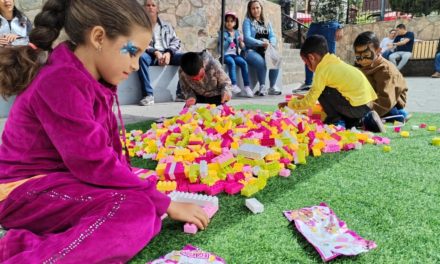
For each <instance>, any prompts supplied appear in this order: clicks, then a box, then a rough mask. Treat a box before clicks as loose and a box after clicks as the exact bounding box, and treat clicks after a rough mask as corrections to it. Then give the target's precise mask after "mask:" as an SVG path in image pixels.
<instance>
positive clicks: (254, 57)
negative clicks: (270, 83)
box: [246, 49, 267, 96]
mask: <svg viewBox="0 0 440 264" xmlns="http://www.w3.org/2000/svg"><path fill="white" fill-rule="evenodd" d="M246 62H247V63H248V65H250V66H251V67H254V68H255V69H256V70H257V77H258V82H259V83H260V88H259V90H258V91H257V92H256V93H255V94H258V95H261V96H263V95H265V93H266V89H265V84H266V72H267V68H266V62H265V61H264V58H263V57H262V56H261V55H260V54H259V53H258V52H256V51H254V50H252V49H251V50H248V51H247V55H246Z"/></svg>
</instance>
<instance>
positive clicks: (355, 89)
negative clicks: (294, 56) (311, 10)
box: [278, 35, 385, 132]
mask: <svg viewBox="0 0 440 264" xmlns="http://www.w3.org/2000/svg"><path fill="white" fill-rule="evenodd" d="M300 55H301V58H302V60H303V61H304V63H305V64H306V65H307V67H308V68H309V70H310V71H312V72H314V73H315V74H314V77H313V83H312V87H311V88H310V90H309V92H308V93H307V94H306V95H305V96H304V97H303V98H302V99H298V98H296V97H294V98H292V100H291V101H290V102H288V103H287V102H282V103H279V104H278V107H280V108H282V107H285V106H289V107H290V108H292V109H294V110H305V109H309V108H311V107H313V106H314V105H315V104H316V101H317V100H318V101H319V103H320V104H321V106H322V108H323V110H324V112H325V113H326V114H327V117H326V119H325V120H324V123H326V124H337V125H342V126H344V125H345V126H346V127H353V126H359V127H363V128H364V129H366V130H369V131H372V132H385V127H384V125H383V124H382V120H381V119H380V117H379V115H378V114H377V113H376V111H374V110H372V109H371V108H370V105H371V103H372V101H374V100H376V99H377V95H376V93H375V92H374V90H373V87H371V84H370V83H369V82H368V80H367V78H366V77H365V75H364V74H363V73H362V72H361V71H360V70H358V69H356V68H355V67H353V66H351V65H349V64H347V63H345V62H343V61H342V60H341V59H339V58H338V57H337V56H336V55H334V54H330V53H329V52H328V46H327V41H326V39H325V38H324V37H323V36H320V35H312V36H310V37H308V38H307V39H306V41H305V42H304V44H303V46H302V48H301V51H300Z"/></svg>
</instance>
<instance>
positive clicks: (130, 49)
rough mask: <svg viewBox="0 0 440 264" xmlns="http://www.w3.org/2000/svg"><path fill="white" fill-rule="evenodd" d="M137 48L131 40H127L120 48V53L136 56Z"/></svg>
mask: <svg viewBox="0 0 440 264" xmlns="http://www.w3.org/2000/svg"><path fill="white" fill-rule="evenodd" d="M138 50H139V49H138V48H137V47H135V46H134V45H133V42H131V41H128V42H127V44H125V45H124V47H122V48H121V54H127V53H128V54H129V55H130V56H131V57H134V56H136V53H137V52H138Z"/></svg>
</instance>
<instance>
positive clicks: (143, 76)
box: [138, 52, 183, 97]
mask: <svg viewBox="0 0 440 264" xmlns="http://www.w3.org/2000/svg"><path fill="white" fill-rule="evenodd" d="M182 56H183V53H175V54H174V55H171V59H170V64H169V65H175V66H180V59H181V58H182ZM151 65H159V64H158V61H157V60H156V59H153V58H152V57H151V56H150V54H148V53H146V52H144V53H143V54H142V55H141V58H140V59H139V71H138V75H139V80H140V81H141V90H142V97H145V96H148V95H153V87H152V86H151V83H150V75H149V74H148V68H149V67H150V66H151ZM180 93H182V91H181V90H180V85H179V83H177V90H176V94H180Z"/></svg>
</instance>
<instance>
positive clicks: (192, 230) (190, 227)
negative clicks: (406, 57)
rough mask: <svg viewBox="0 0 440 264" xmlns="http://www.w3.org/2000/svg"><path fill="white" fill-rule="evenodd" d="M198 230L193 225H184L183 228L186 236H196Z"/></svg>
mask: <svg viewBox="0 0 440 264" xmlns="http://www.w3.org/2000/svg"><path fill="white" fill-rule="evenodd" d="M198 230H199V229H198V228H197V226H196V225H195V224H190V223H186V224H185V225H184V226H183V232H185V233H187V234H197V231H198Z"/></svg>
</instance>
